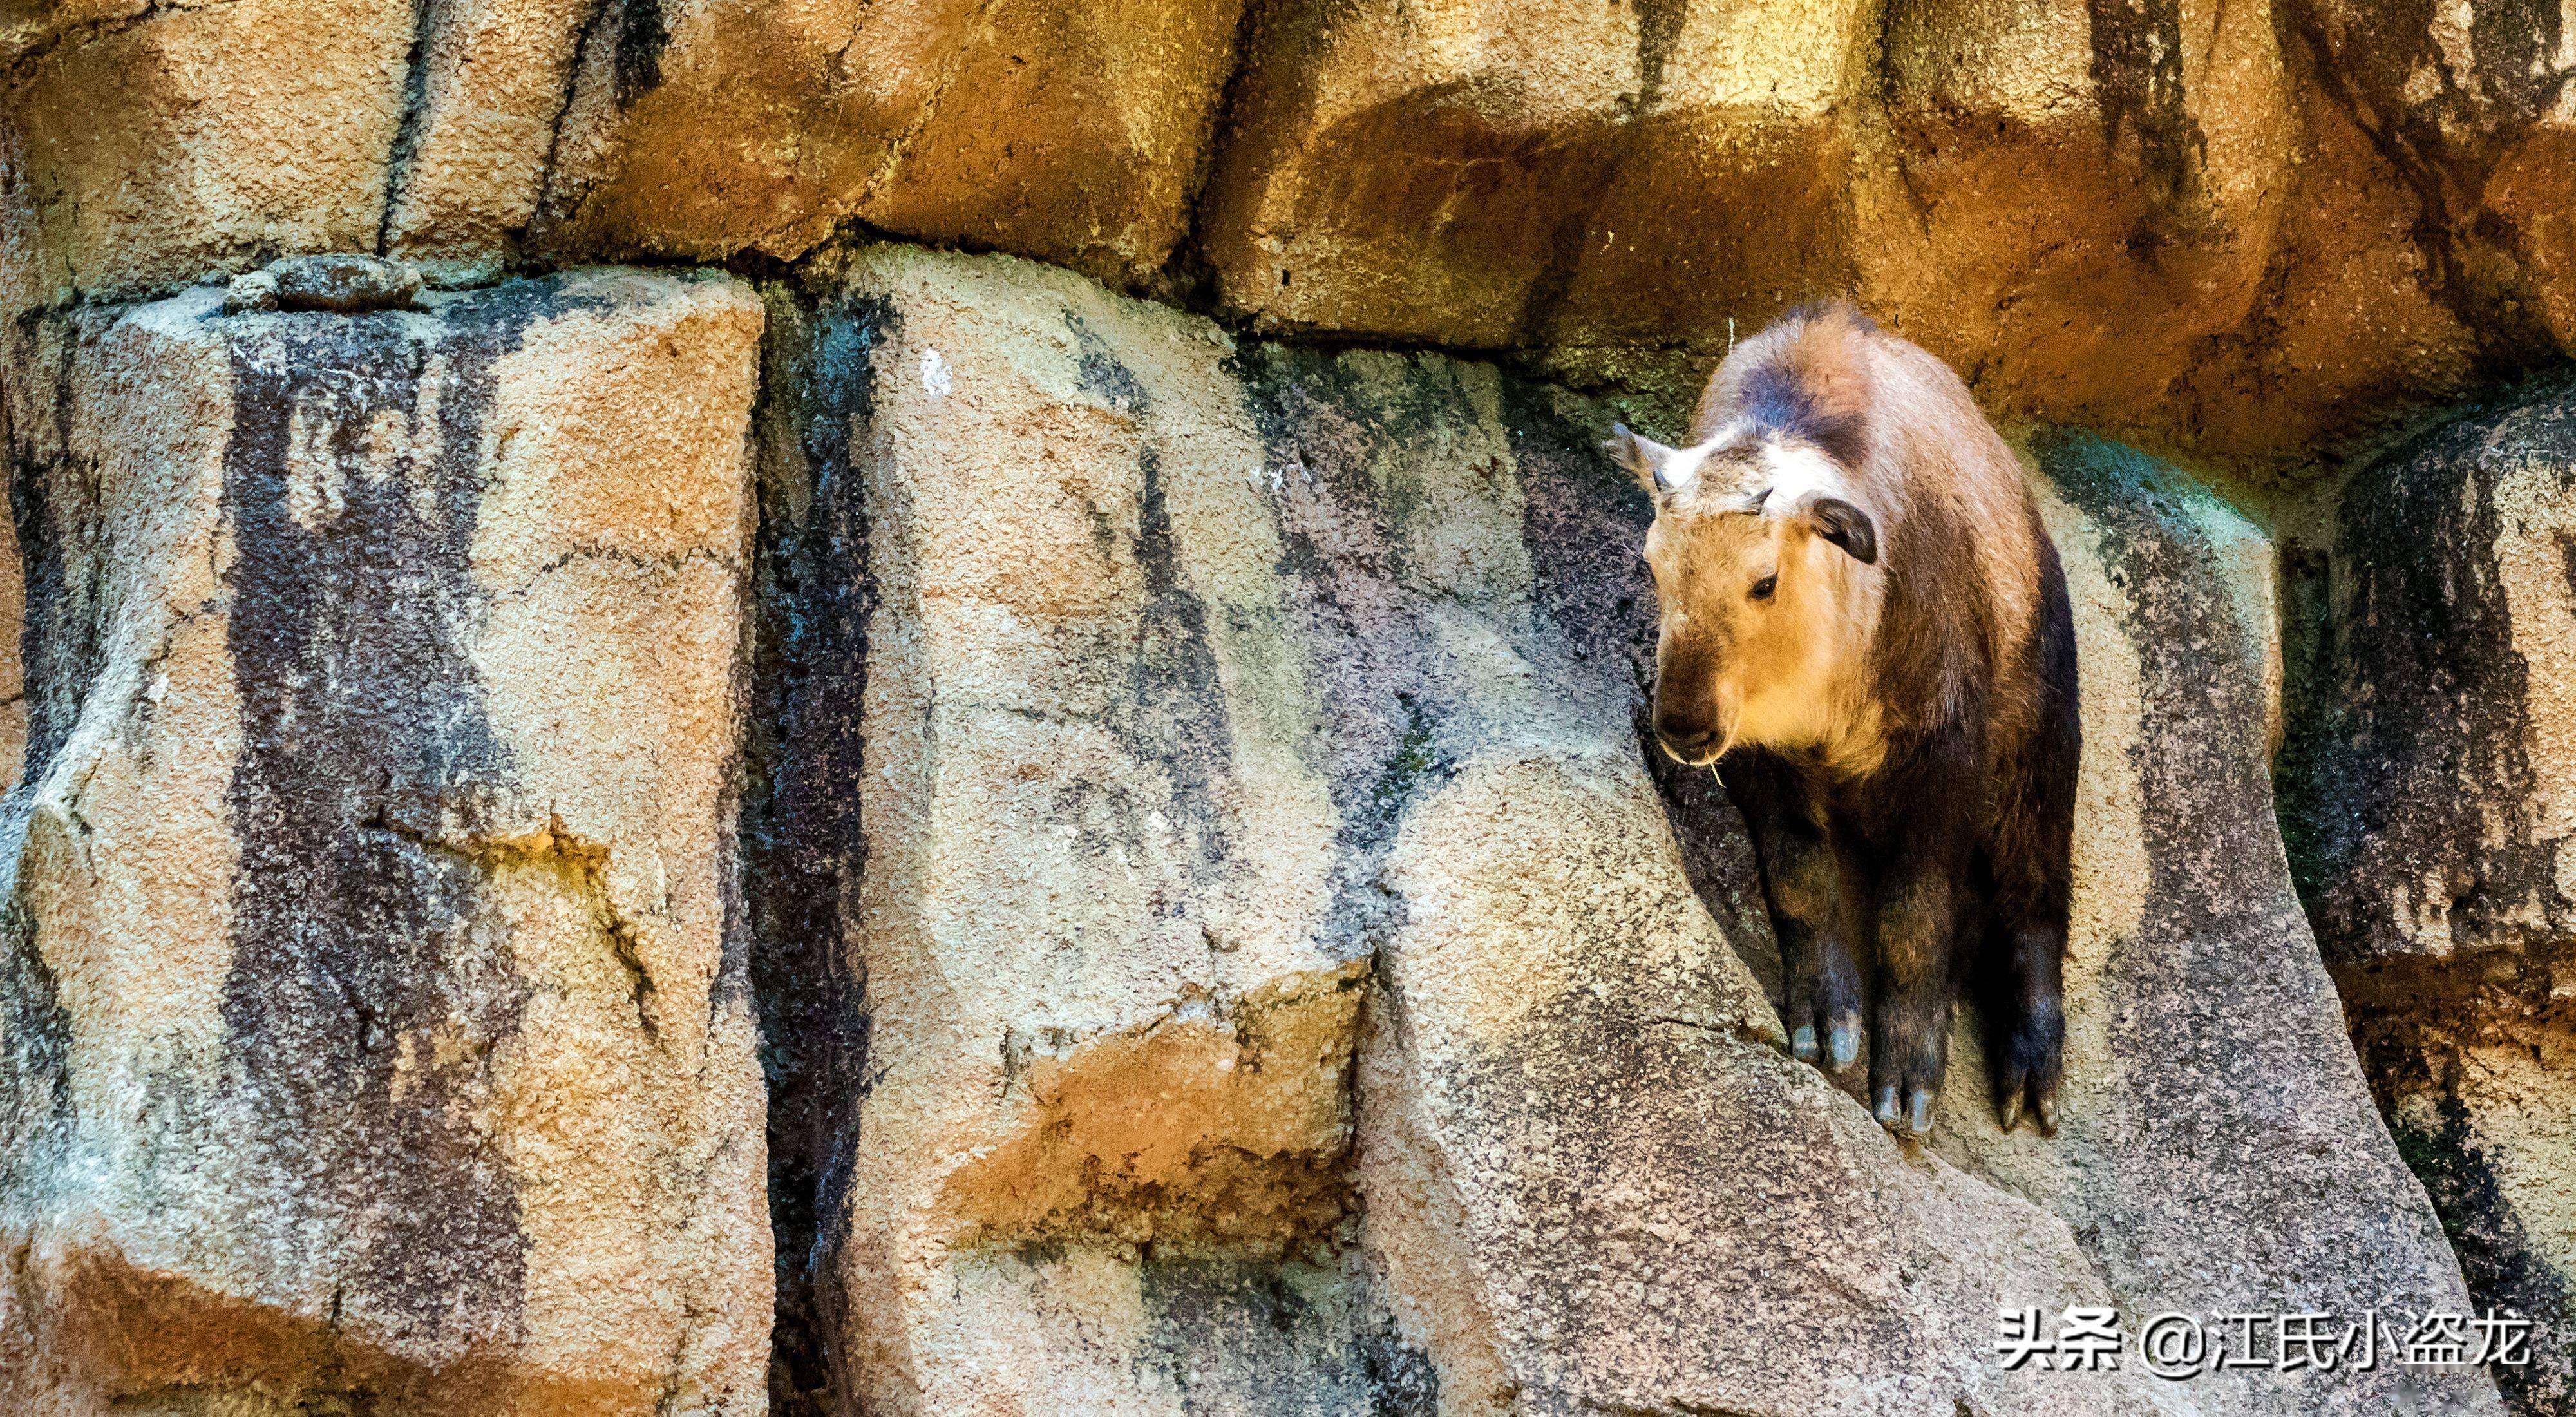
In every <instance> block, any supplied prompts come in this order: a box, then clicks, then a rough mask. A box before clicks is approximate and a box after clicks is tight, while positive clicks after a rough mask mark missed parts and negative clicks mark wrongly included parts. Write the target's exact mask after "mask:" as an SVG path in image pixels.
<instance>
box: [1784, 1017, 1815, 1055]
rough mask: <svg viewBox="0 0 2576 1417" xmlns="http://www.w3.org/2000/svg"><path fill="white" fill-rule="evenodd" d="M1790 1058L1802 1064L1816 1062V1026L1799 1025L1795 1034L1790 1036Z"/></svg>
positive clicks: (1809, 1024) (1808, 1024)
mask: <svg viewBox="0 0 2576 1417" xmlns="http://www.w3.org/2000/svg"><path fill="white" fill-rule="evenodd" d="M1789 1056H1790V1057H1792V1058H1795V1059H1797V1060H1798V1061H1799V1062H1801V1063H1812V1062H1814V1061H1816V1026H1815V1025H1814V1024H1811V1023H1802V1024H1800V1025H1798V1029H1797V1031H1796V1032H1795V1033H1792V1034H1790V1035H1789Z"/></svg>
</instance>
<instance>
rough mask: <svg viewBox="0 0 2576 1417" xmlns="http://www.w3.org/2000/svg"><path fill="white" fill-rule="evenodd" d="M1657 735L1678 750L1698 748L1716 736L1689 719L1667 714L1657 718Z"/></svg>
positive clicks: (1659, 715) (1658, 715)
mask: <svg viewBox="0 0 2576 1417" xmlns="http://www.w3.org/2000/svg"><path fill="white" fill-rule="evenodd" d="M1655 734H1656V736H1657V737H1660V738H1662V739H1663V740H1664V741H1665V742H1667V743H1670V744H1672V745H1673V746H1674V747H1676V748H1696V747H1698V746H1699V745H1701V744H1702V743H1705V742H1707V741H1708V740H1709V739H1710V738H1711V737H1713V736H1715V735H1713V734H1711V733H1710V732H1709V730H1708V729H1706V728H1704V727H1702V726H1701V725H1699V724H1696V723H1693V722H1691V721H1690V720H1689V719H1686V718H1675V717H1672V716H1670V715H1666V714H1657V715H1656V716H1655Z"/></svg>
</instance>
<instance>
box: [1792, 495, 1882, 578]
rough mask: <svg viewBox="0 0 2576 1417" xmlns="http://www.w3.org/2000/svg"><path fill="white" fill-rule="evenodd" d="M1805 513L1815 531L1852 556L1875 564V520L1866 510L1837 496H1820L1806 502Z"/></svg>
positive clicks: (1876, 561)
mask: <svg viewBox="0 0 2576 1417" xmlns="http://www.w3.org/2000/svg"><path fill="white" fill-rule="evenodd" d="M1805 516H1806V519H1807V525H1808V527H1809V528H1810V529H1812V530H1813V531H1814V532H1815V533H1816V535H1818V536H1821V537H1823V538H1824V539H1825V540H1827V541H1830V542H1832V543H1833V544H1835V545H1836V546H1839V547H1841V548H1842V549H1843V550H1845V551H1847V552H1850V553H1851V558H1852V559H1853V560H1855V561H1858V562H1860V563H1861V564H1862V565H1864V566H1874V565H1876V564H1878V524H1877V523H1876V522H1873V521H1871V520H1870V519H1869V513H1867V512H1864V511H1862V510H1861V509H1860V508H1858V507H1855V506H1853V505H1852V504H1851V503H1849V502H1846V501H1844V500H1843V499H1842V498H1840V497H1819V498H1817V499H1816V500H1815V501H1813V502H1810V503H1808V504H1807V506H1806V508H1805Z"/></svg>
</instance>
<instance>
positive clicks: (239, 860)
mask: <svg viewBox="0 0 2576 1417" xmlns="http://www.w3.org/2000/svg"><path fill="white" fill-rule="evenodd" d="M218 299H219V292H217V291H214V290H211V289H207V290H200V291H196V292H192V293H190V294H188V295H185V296H182V297H179V298H177V299H174V300H170V301H165V302H162V303H159V304H154V305H147V306H141V307H128V308H124V309H118V308H113V307H106V308H100V307H93V308H90V309H87V310H84V311H81V312H79V313H77V314H75V315H71V316H66V317H61V318H56V319H51V320H43V321H37V322H33V323H31V324H27V325H22V326H20V327H19V329H18V331H17V334H16V336H15V340H14V343H13V346H12V349H11V351H10V356H11V367H12V368H13V369H16V370H21V371H29V372H31V373H32V374H33V377H19V378H13V379H12V380H11V381H10V382H9V383H8V385H7V392H8V394H9V402H8V408H7V427H8V433H9V444H8V449H9V462H10V467H11V478H12V494H13V499H14V500H15V501H16V504H17V507H18V511H19V519H20V525H21V527H22V528H23V529H24V533H25V536H26V544H27V546H28V547H29V554H28V556H27V562H28V566H29V570H28V573H27V577H26V580H27V585H28V587H29V595H28V602H29V611H28V618H29V621H30V625H31V633H30V634H29V636H28V642H29V644H30V645H31V646H32V647H33V649H32V654H31V658H30V661H29V664H28V673H27V677H28V681H29V683H30V686H31V688H30V693H29V695H28V698H29V701H30V703H31V704H32V706H33V708H32V714H31V723H30V729H29V737H30V740H31V751H30V755H29V756H30V766H29V769H28V772H27V775H26V783H25V785H24V786H23V787H22V788H21V789H20V790H19V792H17V793H16V794H13V795H12V796H11V797H10V798H9V799H8V805H7V809H6V812H5V814H0V827H5V846H6V852H5V859H6V861H7V862H8V865H7V867H6V870H5V874H0V880H5V881H6V883H7V905H6V915H5V919H6V927H7V930H8V938H9V942H10V943H9V949H8V952H7V954H6V956H5V962H0V969H5V972H6V978H5V982H0V1059H5V1064H0V1256H5V1265H6V1274H5V1282H0V1295H5V1298H0V1352H7V1351H10V1350H12V1349H14V1351H15V1352H16V1353H17V1354H18V1355H20V1356H21V1358H22V1359H23V1361H17V1362H10V1363H0V1408H6V1409H7V1410H11V1411H29V1410H39V1411H45V1412H64V1413H86V1412H93V1411H97V1412H104V1411H107V1410H109V1409H110V1408H111V1407H112V1408H114V1409H115V1410H118V1411H127V1410H149V1411H168V1412H180V1411H187V1412H213V1411H223V1412H234V1411H240V1412H254V1411H255V1412H262V1413H266V1412H285V1411H344V1410H399V1411H406V1412H447V1413H469V1412H474V1413H479V1412H537V1411H544V1412H567V1413H570V1412H586V1413H621V1412H636V1413H641V1412H646V1411H701V1412H716V1411H728V1412H746V1411H753V1410H756V1409H757V1407H758V1405H759V1395H760V1394H759V1383H760V1372H761V1367H762V1364H763V1361H764V1358H765V1354H766V1346H767V1345H766V1339H767V1330H768V1325H769V1310H770V1297H769V1293H768V1286H767V1284H766V1282H765V1280H766V1274H765V1270H766V1268H767V1258H768V1236H767V1230H766V1226H765V1223H764V1218H763V1216H762V1214H761V1210H760V1205H759V1181H758V1177H759V1175H760V1171H761V1158H762V1141H761V1136H760V1131H759V1116H760V1096H759V1091H758V1083H757V1079H756V1077H755V1074H754V1072H753V1061H752V1038H751V1033H752V1025H751V1018H750V1005H749V1001H748V999H747V997H746V994H747V991H746V988H745V982H746V981H745V978H744V973H743V971H744V957H743V952H742V950H741V948H740V939H739V937H738V934H737V933H736V928H735V924H734V918H735V915H736V912H737V909H738V906H737V902H736V898H735V895H734V891H735V886H734V878H733V874H732V872H733V867H732V862H731V856H732V833H733V828H732V813H733V807H732V803H733V799H734V789H733V787H732V786H731V783H732V771H733V769H732V767H731V758H732V755H733V744H734V743H735V741H736V738H737V733H738V728H737V724H738V715H739V713H740V708H741V706H740V702H739V695H738V689H737V679H738V673H739V671H738V668H737V665H736V658H737V653H738V651H737V645H738V642H739V634H740V628H739V614H740V610H739V607H740V604H741V599H742V593H743V578H744V573H745V569H746V568H745V565H744V560H745V553H746V551H747V549H748V539H749V519H748V508H749V492H750V488H749V477H748V459H747V456H746V452H747V441H746V432H747V421H748V417H749V412H750V406H751V396H752V380H753V374H754V350H755V348H756V344H757V340H758V336H759V330H760V325H761V315H760V309H759V306H758V303H757V301H756V300H754V299H753V298H752V296H751V295H750V294H749V292H747V291H746V290H744V289H742V288H741V287H739V286H738V285H735V284H733V283H731V282H728V281H725V280H722V279H714V280H701V279H683V278H673V277H666V276H653V275H644V274H640V273H610V272H600V273H592V274H587V275H579V276H572V277H563V278H557V279H550V280H546V281H541V282H522V283H514V284H510V285H505V286H502V287H499V288H496V289H494V290H492V291H489V292H485V293H482V294H478V295H474V296H470V297H456V298H449V299H443V300H440V301H438V302H437V303H436V304H435V305H434V308H432V309H431V310H430V311H428V312H426V313H384V314H373V315H362V316H336V315H319V314H269V315H250V316H242V317H237V318H224V317H222V316H220V314H219V313H218V304H217V302H218Z"/></svg>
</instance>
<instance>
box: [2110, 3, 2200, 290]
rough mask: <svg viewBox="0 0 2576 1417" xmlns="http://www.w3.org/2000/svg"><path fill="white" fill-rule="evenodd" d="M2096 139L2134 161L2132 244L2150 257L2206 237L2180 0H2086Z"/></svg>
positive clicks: (2196, 127)
mask: <svg viewBox="0 0 2576 1417" xmlns="http://www.w3.org/2000/svg"><path fill="white" fill-rule="evenodd" d="M2085 8H2086V10H2087V12H2088V13H2089V16H2090V18H2091V21H2092V29H2091V38H2092V46H2093V64H2092V78H2093V91H2094V98H2095V101H2096V102H2097V103H2099V104H2100V105H2101V110H2102V144H2103V146H2104V147H2105V148H2107V149H2109V150H2110V152H2111V153H2112V155H2113V156H2114V157H2115V158H2116V159H2118V160H2119V161H2121V162H2124V163H2127V164H2130V165H2132V166H2134V167H2135V168H2136V170H2137V173H2138V180H2139V191H2140V195H2141V196H2143V197H2144V198H2145V201H2146V208H2147V209H2146V214H2145V215H2144V216H2143V217H2142V218H2141V219H2140V220H2139V222H2138V225H2137V227H2136V228H2135V229H2134V230H2133V231H2132V232H2131V234H2130V245H2131V247H2132V248H2133V250H2134V251H2135V252H2136V254H2137V255H2138V256H2140V257H2141V258H2142V259H2144V260H2146V261H2148V262H2151V263H2152V262H2153V261H2154V260H2155V258H2156V253H2157V252H2159V251H2161V250H2163V249H2164V248H2166V247H2168V246H2174V245H2179V244H2183V243H2185V242H2197V241H2200V240H2204V239H2206V237H2205V233H2206V231H2207V228H2208V227H2209V224H2210V216H2209V213H2208V211H2207V206H2208V199H2207V196H2206V194H2205V193H2204V192H2203V191H2202V188H2201V178H2202V173H2203V172H2204V171H2206V169H2207V168H2208V166H2209V139H2208V137H2207V135H2205V134H2203V133H2202V132H2201V130H2200V123H2199V122H2198V120H2196V119H2194V118H2193V117H2192V116H2191V110H2190V109H2189V108H2188V107H2187V106H2186V105H2185V103H2184V92H2183V71H2182V52H2183V36H2182V5H2181V3H2180V0H2086V6H2085Z"/></svg>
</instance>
